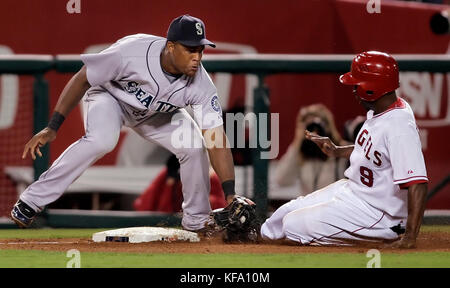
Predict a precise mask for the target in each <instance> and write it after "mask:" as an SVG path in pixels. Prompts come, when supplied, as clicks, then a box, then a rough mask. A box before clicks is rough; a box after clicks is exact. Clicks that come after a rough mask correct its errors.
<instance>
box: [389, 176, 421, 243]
mask: <svg viewBox="0 0 450 288" xmlns="http://www.w3.org/2000/svg"><path fill="white" fill-rule="evenodd" d="M427 192H428V184H427V183H419V184H414V185H411V186H409V187H408V220H407V222H406V231H405V235H403V237H402V238H401V239H400V240H398V241H395V242H394V243H392V244H390V245H389V246H388V247H392V248H407V249H408V248H415V247H416V239H417V235H418V234H419V230H420V225H421V223H422V218H423V213H424V210H425V204H426V196H427Z"/></svg>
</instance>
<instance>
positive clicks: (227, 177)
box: [202, 126, 235, 203]
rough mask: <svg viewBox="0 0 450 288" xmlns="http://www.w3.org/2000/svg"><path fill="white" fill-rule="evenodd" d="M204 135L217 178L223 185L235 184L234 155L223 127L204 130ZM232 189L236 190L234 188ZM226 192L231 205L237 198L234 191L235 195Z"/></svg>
mask: <svg viewBox="0 0 450 288" xmlns="http://www.w3.org/2000/svg"><path fill="white" fill-rule="evenodd" d="M202 133H203V135H204V138H205V142H206V147H207V149H208V154H209V159H210V161H211V165H212V167H213V168H214V171H216V173H217V176H219V178H220V181H221V182H222V183H225V182H230V181H232V182H233V184H234V179H235V178H234V163H233V155H232V154H231V150H230V148H229V147H230V145H228V138H227V135H226V134H225V131H224V130H223V126H219V127H216V128H212V129H205V130H202ZM225 189H226V188H225V187H224V190H225ZM232 189H233V190H234V187H233V188H232ZM224 192H225V194H226V200H227V203H231V201H233V198H234V196H235V195H234V191H232V193H233V194H228V193H227V191H224ZM227 194H228V195H227Z"/></svg>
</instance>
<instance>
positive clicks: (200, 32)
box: [195, 22, 203, 35]
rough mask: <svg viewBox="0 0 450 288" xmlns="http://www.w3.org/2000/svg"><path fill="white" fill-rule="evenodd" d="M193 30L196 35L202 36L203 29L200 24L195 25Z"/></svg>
mask: <svg viewBox="0 0 450 288" xmlns="http://www.w3.org/2000/svg"><path fill="white" fill-rule="evenodd" d="M195 28H196V29H197V35H203V27H202V24H201V23H199V22H197V23H195Z"/></svg>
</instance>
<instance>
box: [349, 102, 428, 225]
mask: <svg viewBox="0 0 450 288" xmlns="http://www.w3.org/2000/svg"><path fill="white" fill-rule="evenodd" d="M345 176H346V177H347V178H349V180H350V181H349V183H350V188H351V190H352V191H354V194H355V195H356V196H358V197H360V198H362V199H363V200H365V201H366V202H367V203H368V204H370V205H371V206H373V207H375V208H377V209H379V210H381V211H384V212H385V213H387V214H388V215H390V216H392V217H394V218H406V217H407V213H408V211H407V206H408V205H407V203H408V202H407V200H408V192H407V190H402V188H407V187H408V186H409V185H412V184H415V183H421V182H427V181H428V178H427V173H426V168H425V162H424V158H423V154H422V149H421V143H420V139H419V133H418V129H417V126H416V122H415V119H414V114H413V112H412V109H411V107H410V106H409V104H408V103H407V102H406V101H404V100H403V99H400V98H399V99H398V100H397V101H396V102H395V103H394V104H393V105H392V106H391V107H389V109H388V110H386V111H384V112H382V113H379V114H377V115H373V111H369V112H368V113H367V120H366V122H365V123H364V125H363V126H362V127H361V130H360V131H359V133H358V136H357V138H356V141H355V148H354V150H353V152H352V154H351V156H350V167H349V168H348V169H347V170H346V171H345Z"/></svg>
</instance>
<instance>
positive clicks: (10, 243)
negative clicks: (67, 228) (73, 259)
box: [0, 242, 79, 245]
mask: <svg viewBox="0 0 450 288" xmlns="http://www.w3.org/2000/svg"><path fill="white" fill-rule="evenodd" d="M30 244H33V245H54V244H79V242H8V243H0V245H30Z"/></svg>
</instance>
